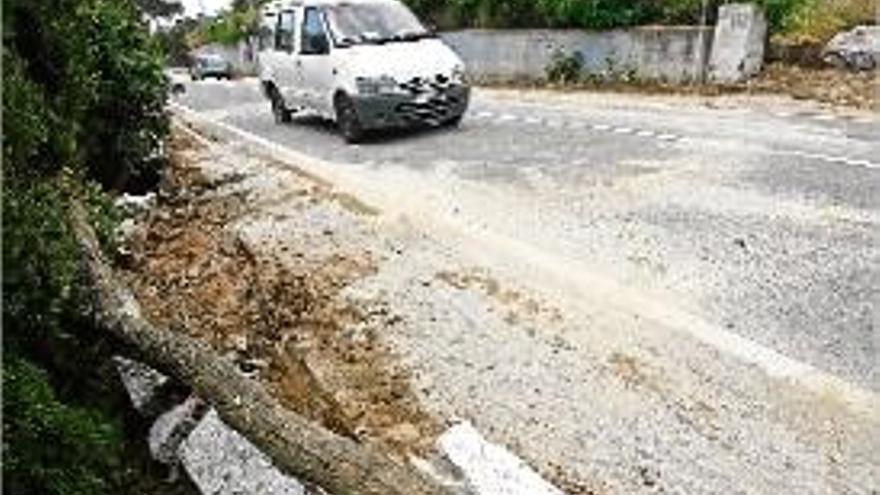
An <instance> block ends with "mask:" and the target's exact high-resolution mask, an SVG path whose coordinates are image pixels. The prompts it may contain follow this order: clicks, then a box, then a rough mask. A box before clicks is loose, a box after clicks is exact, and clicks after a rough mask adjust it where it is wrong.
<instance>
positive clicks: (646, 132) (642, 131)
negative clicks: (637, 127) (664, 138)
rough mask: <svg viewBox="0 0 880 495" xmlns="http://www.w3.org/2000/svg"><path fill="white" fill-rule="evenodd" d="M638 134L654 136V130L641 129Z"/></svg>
mask: <svg viewBox="0 0 880 495" xmlns="http://www.w3.org/2000/svg"><path fill="white" fill-rule="evenodd" d="M636 136H638V137H652V136H654V131H649V130H647V129H645V130H641V131H639V132H637V133H636Z"/></svg>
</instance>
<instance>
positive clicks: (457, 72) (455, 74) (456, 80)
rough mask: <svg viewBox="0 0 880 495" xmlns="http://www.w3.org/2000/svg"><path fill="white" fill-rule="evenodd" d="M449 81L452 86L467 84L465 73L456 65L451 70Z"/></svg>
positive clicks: (462, 68)
mask: <svg viewBox="0 0 880 495" xmlns="http://www.w3.org/2000/svg"><path fill="white" fill-rule="evenodd" d="M450 80H451V81H452V84H467V82H468V77H467V71H466V70H464V67H462V66H461V65H456V66H455V67H453V68H452V74H451V76H450Z"/></svg>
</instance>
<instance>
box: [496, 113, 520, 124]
mask: <svg viewBox="0 0 880 495" xmlns="http://www.w3.org/2000/svg"><path fill="white" fill-rule="evenodd" d="M516 120H519V117H517V116H516V115H513V114H510V113H505V114H504V115H501V116H499V117H498V118H497V119H495V122H496V123H498V124H503V123H505V122H513V121H516Z"/></svg>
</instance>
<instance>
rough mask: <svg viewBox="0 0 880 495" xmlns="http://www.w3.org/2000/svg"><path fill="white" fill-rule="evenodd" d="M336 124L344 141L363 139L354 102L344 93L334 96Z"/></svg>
mask: <svg viewBox="0 0 880 495" xmlns="http://www.w3.org/2000/svg"><path fill="white" fill-rule="evenodd" d="M335 107H336V125H337V126H338V127H339V132H340V133H341V134H342V138H343V139H345V142H346V143H349V144H355V143H359V142H361V141H363V139H364V134H365V133H364V128H363V126H362V125H361V120H360V118H359V117H358V114H357V110H356V109H355V108H354V104H353V103H352V102H351V100H350V99H349V98H348V97H347V96H345V95H339V96H337V97H336V103H335Z"/></svg>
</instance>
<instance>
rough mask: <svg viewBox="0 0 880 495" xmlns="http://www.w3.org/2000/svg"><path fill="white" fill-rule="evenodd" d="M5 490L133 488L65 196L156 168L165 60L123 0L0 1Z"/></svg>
mask: <svg viewBox="0 0 880 495" xmlns="http://www.w3.org/2000/svg"><path fill="white" fill-rule="evenodd" d="M3 13H4V15H3V66H4V71H3V115H4V122H3V124H4V128H3V174H4V178H3V197H2V205H3V215H2V223H3V225H2V229H3V230H2V231H3V236H2V237H3V239H2V242H3V301H2V307H3V384H4V401H3V412H4V414H3V432H4V443H3V455H4V462H3V481H4V493H9V494H11V495H17V494H34V493H40V494H43V493H45V494H50V495H51V494H94V493H128V488H127V487H128V486H133V485H132V484H131V483H130V482H129V481H130V480H128V479H126V476H127V475H126V473H127V472H128V470H126V469H121V468H120V466H123V465H124V464H125V463H126V462H129V457H130V456H128V455H127V454H123V452H122V451H123V449H124V448H125V446H126V445H128V444H127V443H126V442H125V441H124V440H123V436H122V435H121V430H120V423H121V421H120V417H121V411H122V410H121V408H120V402H119V401H120V397H121V396H120V394H119V390H118V384H114V382H113V381H111V380H108V376H109V375H108V373H107V369H108V360H107V358H108V357H109V355H110V351H111V348H112V346H113V342H111V341H108V340H107V339H105V338H104V337H103V334H102V332H99V331H97V330H96V329H94V328H92V326H91V320H90V318H89V317H88V316H87V314H86V313H85V306H87V304H88V298H87V297H84V296H85V291H84V290H83V287H82V284H81V274H80V270H79V266H78V250H77V246H76V244H75V242H74V239H73V236H72V233H71V230H70V228H69V226H68V223H67V220H68V219H67V216H66V215H67V211H68V205H69V203H70V201H71V199H73V198H76V199H77V200H79V201H81V202H83V203H85V204H86V206H87V207H88V209H89V212H90V214H91V220H92V223H93V224H94V226H95V227H96V229H97V231H98V233H99V235H100V237H101V240H102V241H103V242H104V243H105V245H110V240H111V239H112V232H113V229H114V226H115V225H116V223H117V221H118V215H117V214H116V213H115V210H114V209H113V207H112V202H111V197H110V196H109V195H108V193H107V192H105V191H107V190H113V189H116V190H118V189H121V188H123V187H125V186H126V185H127V184H128V183H129V179H130V178H131V177H136V176H138V175H139V174H149V173H153V174H154V173H155V172H156V170H155V167H156V163H157V161H156V160H154V159H153V157H154V156H156V154H157V152H158V150H159V149H160V143H161V140H162V139H163V137H164V136H165V133H166V132H167V126H168V123H167V117H166V116H165V114H164V110H163V108H164V103H165V98H166V95H165V86H166V84H165V79H164V76H163V73H162V64H161V58H160V55H159V52H158V50H157V49H156V47H155V46H154V44H153V43H152V41H151V40H150V38H149V36H148V34H147V33H146V30H145V29H144V26H143V25H142V23H141V20H140V14H139V12H138V11H137V10H136V8H135V7H134V5H133V4H132V2H131V0H41V1H38V2H37V1H32V0H3Z"/></svg>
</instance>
